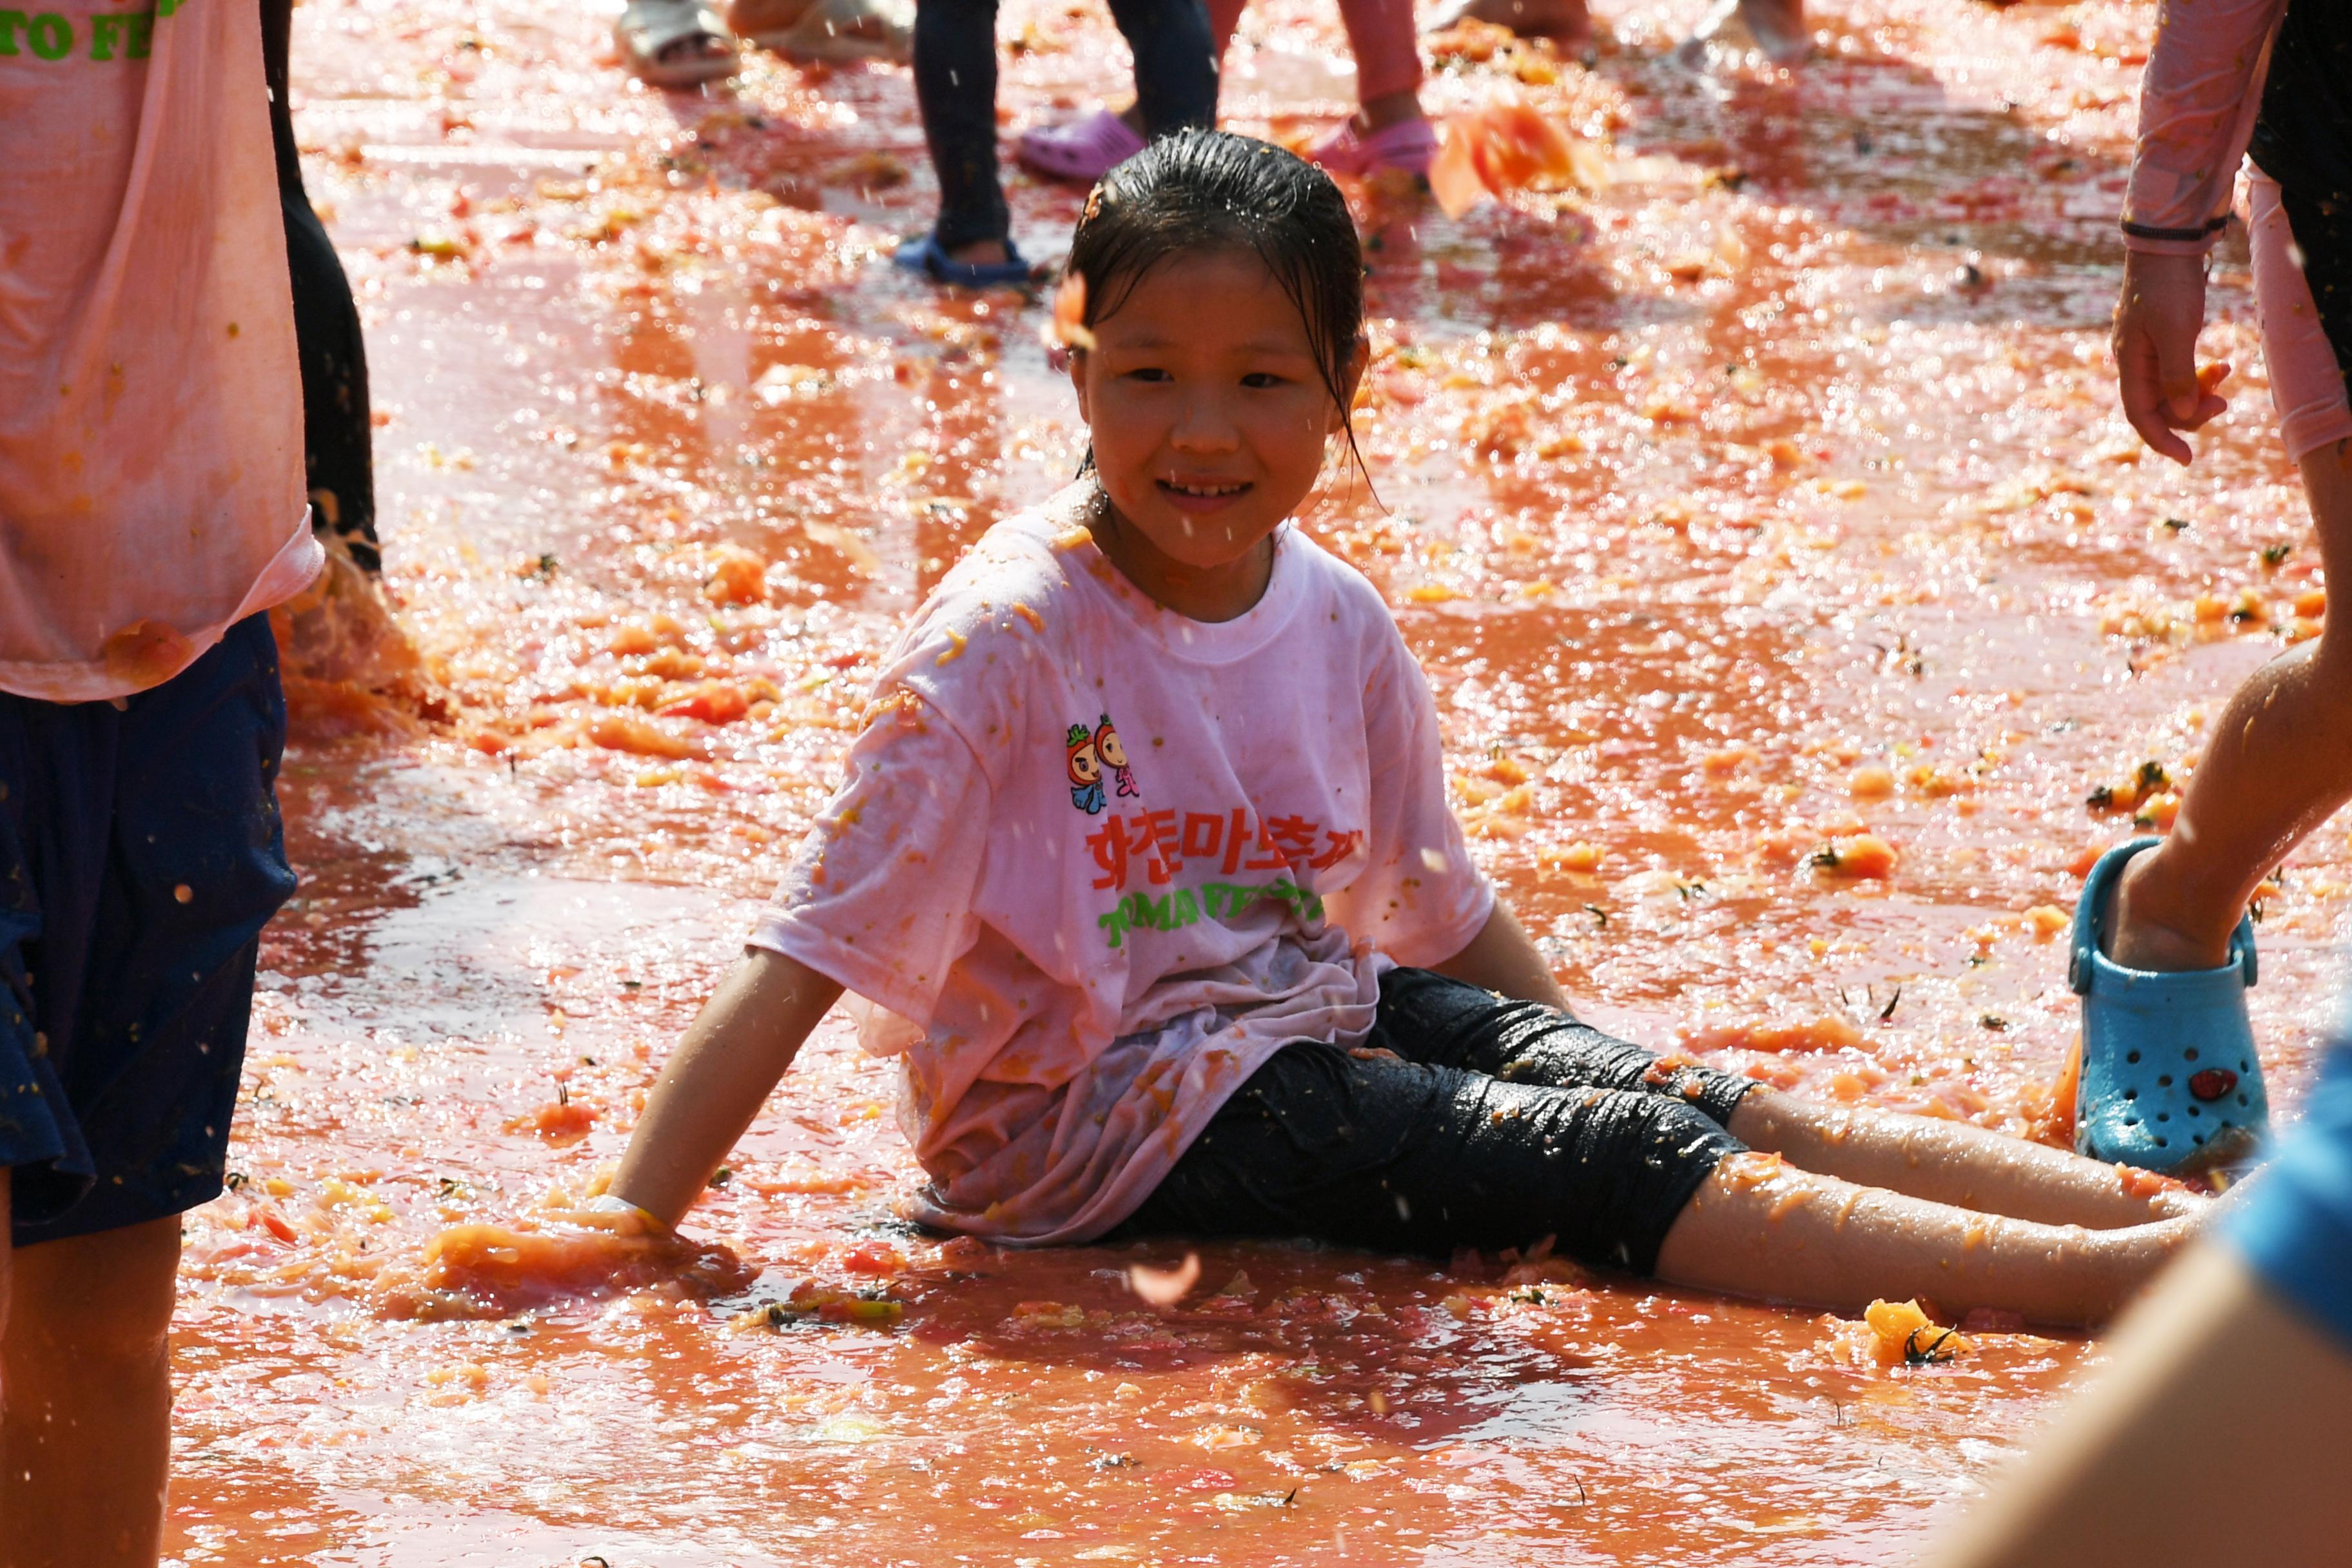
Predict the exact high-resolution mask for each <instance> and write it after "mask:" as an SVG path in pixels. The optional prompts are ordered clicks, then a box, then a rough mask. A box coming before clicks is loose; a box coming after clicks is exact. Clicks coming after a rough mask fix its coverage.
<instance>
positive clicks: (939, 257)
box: [890, 234, 1030, 289]
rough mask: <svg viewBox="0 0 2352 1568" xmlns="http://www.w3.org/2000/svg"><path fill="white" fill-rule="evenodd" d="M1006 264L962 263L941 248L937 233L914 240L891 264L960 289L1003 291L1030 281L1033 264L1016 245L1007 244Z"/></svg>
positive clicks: (902, 246) (894, 254) (894, 257)
mask: <svg viewBox="0 0 2352 1568" xmlns="http://www.w3.org/2000/svg"><path fill="white" fill-rule="evenodd" d="M1004 254H1005V259H1004V260H1003V261H958V260H956V259H955V258H953V257H951V256H950V255H949V254H948V253H947V252H946V251H945V250H944V249H942V248H941V247H940V237H939V236H938V235H936V234H927V235H924V236H923V237H921V238H919V239H910V240H908V241H907V242H906V243H905V244H903V245H901V246H899V247H898V249H897V250H896V251H895V252H893V253H892V255H891V257H890V262H891V265H892V266H894V267H903V268H906V269H907V270H908V271H909V272H920V273H922V274H923V275H924V276H926V277H928V278H929V279H930V280H931V281H932V282H934V283H949V284H952V285H954V286H955V287H956V288H958V289H1002V288H1004V287H1006V286H1007V285H1012V286H1014V287H1017V286H1019V285H1021V284H1024V283H1026V282H1028V281H1029V277H1030V274H1029V264H1028V263H1027V262H1026V261H1024V260H1023V259H1021V252H1020V251H1018V250H1016V249H1014V248H1013V242H1012V241H1011V240H1009V239H1008V240H1006V241H1005V242H1004Z"/></svg>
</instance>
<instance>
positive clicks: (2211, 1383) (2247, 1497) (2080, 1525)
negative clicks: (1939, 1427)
mask: <svg viewBox="0 0 2352 1568" xmlns="http://www.w3.org/2000/svg"><path fill="white" fill-rule="evenodd" d="M2347 1444H2352V1354H2347V1353H2346V1348H2345V1346H2344V1345H2343V1344H2342V1343H2341V1342H2338V1341H2336V1340H2334V1339H2332V1338H2330V1337H2329V1336H2328V1335H2326V1334H2325V1333H2323V1332H2321V1331H2319V1330H2318V1329H2317V1328H2316V1327H2315V1326H2314V1325H2313V1324H2312V1323H2311V1322H2310V1321H2307V1320H2306V1319H2305V1317H2304V1316H2303V1315H2302V1314H2301V1313H2300V1312H2297V1311H2295V1310H2293V1309H2291V1308H2290V1307H2289V1306H2288V1305H2287V1304H2286V1303H2285V1302H2284V1301H2281V1300H2278V1299H2277V1298H2276V1297H2274V1296H2273V1295H2272V1293H2271V1292H2270V1291H2269V1290H2268V1289H2264V1287H2263V1281H2262V1280H2261V1279H2259V1278H2257V1277H2256V1275H2255V1274H2254V1272H2253V1271H2252V1269H2250V1268H2247V1267H2246V1265H2245V1264H2244V1263H2243V1262H2242V1260H2241V1259H2240V1258H2238V1257H2237V1255H2236V1254H2235V1253H2233V1252H2231V1251H2230V1250H2228V1249H2226V1248H2224V1247H2211V1246H2208V1247H2200V1248H2199V1249H2198V1250H2197V1251H2196V1252H2195V1253H2193V1254H2191V1255H2190V1256H2189V1258H2185V1259H2183V1260H2182V1262H2181V1263H2180V1265H2179V1267H2178V1268H2174V1269H2172V1270H2171V1271H2170V1272H2169V1273H2168V1275H2167V1276H2166V1277H2165V1279H2164V1281H2163V1283H2162V1284H2161V1285H2160V1286H2158V1289H2157V1291H2156V1293H2155V1294H2154V1295H2153V1296H2151V1297H2150V1298H2149V1299H2148V1300H2147V1302H2146V1303H2145V1304H2143V1305H2142V1306H2140V1307H2139V1308H2137V1310H2134V1311H2133V1313H2132V1315H2131V1316H2130V1317H2129V1318H2128V1319H2126V1321H2125V1322H2124V1325H2123V1327H2122V1329H2121V1331H2119V1332H2118V1333H2117V1334H2116V1339H2115V1342H2114V1343H2113V1345H2112V1347H2111V1348H2110V1351H2109V1353H2108V1356H2107V1365H2106V1366H2105V1368H2104V1369H2103V1370H2102V1371H2101V1372H2100V1373H2099V1374H2098V1376H2097V1377H2096V1378H2095V1380H2094V1381H2093V1382H2092V1384H2090V1386H2089V1387H2088V1388H2087V1389H2085V1390H2084V1393H2083V1394H2082V1396H2081V1397H2080V1398H2079V1399H2078V1400H2076V1401H2075V1403H2074V1405H2072V1406H2071V1407H2070V1408H2069V1409H2068V1410H2067V1411H2066V1412H2065V1413H2064V1414H2063V1415H2062V1416H2061V1417H2060V1419H2059V1420H2058V1422H2057V1423H2056V1424H2055V1425H2054V1426H2052V1427H2051V1429H2050V1430H2049V1431H2048V1432H2047V1433H2046V1434H2044V1435H2043V1436H2042V1438H2040V1439H2039V1440H2038V1441H2036V1443H2035V1444H2034V1446H2033V1448H2032V1452H2031V1453H2030V1455H2029V1456H2028V1457H2027V1458H2026V1459H2025V1460H2024V1461H2023V1462H2021V1463H2019V1464H2017V1465H2015V1466H2013V1467H2012V1468H2011V1470H2010V1472H2009V1473H2008V1475H2007V1476H2006V1477H2005V1478H2004V1479H2001V1480H2000V1482H1999V1483H1998V1484H1996V1485H1995V1486H1994V1488H1993V1489H1992V1494H1991V1495H1990V1497H1989V1498H1987V1499H1986V1500H1985V1502H1984V1504H1983V1506H1982V1507H1979V1508H1978V1509H1975V1510H1972V1511H1971V1512H1970V1513H1969V1515H1968V1516H1967V1517H1966V1518H1964V1519H1963V1520H1961V1521H1959V1523H1958V1526H1957V1528H1954V1529H1950V1530H1948V1531H1945V1532H1944V1533H1943V1534H1942V1536H1941V1537H1940V1545H1939V1546H1938V1548H1937V1550H1936V1551H1935V1552H1932V1553H1930V1555H1929V1557H1928V1560H1927V1561H1928V1563H1931V1564H1932V1565H1933V1568H2140V1565H2141V1564H2144V1563H2335V1562H2341V1561H2342V1560H2343V1557H2344V1540H2345V1536H2344V1505H2343V1500H2342V1494H2341V1493H2339V1492H2338V1491H2336V1486H2337V1485H2338V1484H2340V1471H2339V1469H2338V1466H2337V1460H2338V1459H2339V1458H2340V1456H2341V1455H2342V1454H2343V1452H2344V1450H2345V1447H2346V1446H2347Z"/></svg>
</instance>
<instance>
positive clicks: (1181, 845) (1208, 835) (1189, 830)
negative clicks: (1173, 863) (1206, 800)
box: [1176, 811, 1225, 860]
mask: <svg viewBox="0 0 2352 1568" xmlns="http://www.w3.org/2000/svg"><path fill="white" fill-rule="evenodd" d="M1224 842H1225V819H1224V818H1223V817H1222V816H1218V815H1217V814H1216V813H1214V812H1211V811H1188V812H1186V813H1185V814H1184V831H1183V833H1182V834H1181V835H1180V836H1179V837H1178V839H1177V844H1176V847H1177V850H1178V852H1179V853H1181V855H1182V856H1183V857H1184V858H1185V859H1187V860H1213V859H1215V858H1217V852H1218V851H1219V850H1220V849H1222V848H1223V847H1224Z"/></svg>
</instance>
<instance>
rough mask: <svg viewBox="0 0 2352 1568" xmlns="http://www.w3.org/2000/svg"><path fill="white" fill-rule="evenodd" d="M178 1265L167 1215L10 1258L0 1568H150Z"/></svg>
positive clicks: (164, 1454)
mask: <svg viewBox="0 0 2352 1568" xmlns="http://www.w3.org/2000/svg"><path fill="white" fill-rule="evenodd" d="M0 1191H5V1189H0ZM179 1260H180V1218H179V1216H178V1215H169V1216H167V1217H165V1218H163V1219H158V1220H150V1221H149V1222H147V1223H146V1224H144V1225H133V1226H123V1227H122V1228H121V1229H119V1230H109V1231H101V1232H100V1233H98V1234H97V1235H94V1236H77V1237H67V1238H66V1239H64V1240H61V1241H45V1242H43V1243H42V1244H41V1245H40V1246H38V1247H25V1248H23V1249H21V1250H18V1251H16V1253H15V1254H14V1256H13V1257H11V1258H9V1260H8V1268H7V1273H8V1275H9V1276H10V1277H11V1278H9V1279H7V1281H6V1283H7V1285H8V1288H9V1298H8V1303H7V1306H8V1312H7V1322H6V1326H5V1331H0V1397H5V1406H0V1568H154V1563H155V1558H156V1552H157V1549H158V1546H159V1544H160V1542H161V1540H162V1536H163V1488H164V1478H165V1474H166V1472H167V1470H168V1468H169V1467H170V1462H171V1446H172V1445H171V1436H172V1434H171V1424H172V1371H171V1361H170V1356H169V1353H168V1350H167V1347H166V1336H167V1335H168V1334H169V1332H170V1330H171V1326H172V1293H173V1288H174V1285H175V1283H176V1273H177V1269H178V1267H179Z"/></svg>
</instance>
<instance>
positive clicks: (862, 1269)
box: [841, 1241, 907, 1274]
mask: <svg viewBox="0 0 2352 1568" xmlns="http://www.w3.org/2000/svg"><path fill="white" fill-rule="evenodd" d="M841 1266H842V1268H845V1269H846V1270H848V1271H849V1272H850V1273H852V1274H896V1273H898V1272H899V1271H900V1270H902V1269H904V1268H906V1267H907V1259H906V1256H905V1255H904V1254H903V1253H901V1252H900V1251H899V1250H898V1248H897V1247H893V1246H891V1245H890V1244H889V1243H888V1242H887V1241H861V1242H859V1243H858V1244H857V1245H856V1246H855V1247H851V1248H850V1249H849V1250H848V1251H846V1252H845V1253H843V1254H842V1255H841Z"/></svg>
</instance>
